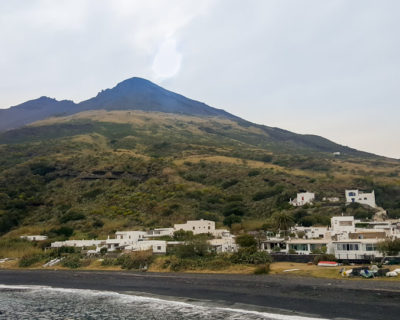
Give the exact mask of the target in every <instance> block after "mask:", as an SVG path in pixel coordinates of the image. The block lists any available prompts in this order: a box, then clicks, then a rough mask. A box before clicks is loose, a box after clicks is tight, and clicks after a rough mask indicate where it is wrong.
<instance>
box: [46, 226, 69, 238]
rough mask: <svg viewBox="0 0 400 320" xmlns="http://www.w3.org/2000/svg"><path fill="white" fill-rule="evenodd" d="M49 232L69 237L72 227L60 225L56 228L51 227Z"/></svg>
mask: <svg viewBox="0 0 400 320" xmlns="http://www.w3.org/2000/svg"><path fill="white" fill-rule="evenodd" d="M50 232H52V233H55V234H56V235H58V236H65V237H67V238H69V237H70V236H72V234H73V233H74V229H72V228H70V227H65V226H64V227H60V228H58V229H52V230H50Z"/></svg>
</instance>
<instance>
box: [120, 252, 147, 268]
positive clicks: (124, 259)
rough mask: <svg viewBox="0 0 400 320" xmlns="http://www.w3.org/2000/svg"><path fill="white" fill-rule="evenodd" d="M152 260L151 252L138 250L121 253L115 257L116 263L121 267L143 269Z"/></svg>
mask: <svg viewBox="0 0 400 320" xmlns="http://www.w3.org/2000/svg"><path fill="white" fill-rule="evenodd" d="M152 262H153V254H152V252H151V251H150V250H149V251H138V252H132V253H129V254H123V255H121V256H119V257H118V258H117V259H116V262H115V263H116V264H117V265H120V266H121V268H122V269H128V270H130V269H137V270H139V269H145V268H148V267H149V265H150V264H151V263H152Z"/></svg>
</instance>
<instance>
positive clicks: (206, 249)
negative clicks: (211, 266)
mask: <svg viewBox="0 0 400 320" xmlns="http://www.w3.org/2000/svg"><path fill="white" fill-rule="evenodd" d="M173 252H174V254H175V255H176V256H177V257H178V258H181V259H185V258H197V257H206V256H210V255H212V254H211V247H210V245H209V244H208V242H207V239H205V238H195V239H193V240H190V241H188V242H187V243H185V244H182V245H179V246H177V247H175V248H174V251H173Z"/></svg>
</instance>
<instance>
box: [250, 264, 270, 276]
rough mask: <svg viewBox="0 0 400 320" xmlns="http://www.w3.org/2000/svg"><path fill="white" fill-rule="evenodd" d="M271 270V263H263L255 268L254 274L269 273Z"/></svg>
mask: <svg viewBox="0 0 400 320" xmlns="http://www.w3.org/2000/svg"><path fill="white" fill-rule="evenodd" d="M270 270H271V266H270V264H269V263H266V264H261V265H259V266H257V267H256V268H255V269H254V274H268V273H269V272H270Z"/></svg>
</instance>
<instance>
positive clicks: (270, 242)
mask: <svg viewBox="0 0 400 320" xmlns="http://www.w3.org/2000/svg"><path fill="white" fill-rule="evenodd" d="M260 250H261V251H267V252H268V253H271V252H287V245H286V240H285V238H280V237H275V236H272V237H268V238H267V239H265V240H262V241H261V243H260Z"/></svg>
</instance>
